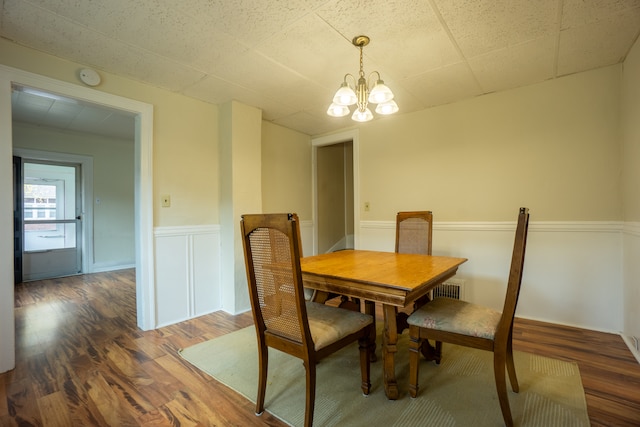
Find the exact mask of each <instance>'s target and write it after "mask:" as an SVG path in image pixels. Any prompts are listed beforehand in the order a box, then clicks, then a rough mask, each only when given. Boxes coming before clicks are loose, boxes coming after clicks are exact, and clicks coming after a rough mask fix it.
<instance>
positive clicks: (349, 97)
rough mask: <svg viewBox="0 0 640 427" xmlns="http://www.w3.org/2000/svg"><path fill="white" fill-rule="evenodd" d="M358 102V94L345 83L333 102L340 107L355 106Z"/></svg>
mask: <svg viewBox="0 0 640 427" xmlns="http://www.w3.org/2000/svg"><path fill="white" fill-rule="evenodd" d="M357 101H358V97H357V96H356V93H355V92H354V91H353V89H351V88H350V87H349V84H348V83H347V82H346V81H344V82H342V84H341V85H340V89H338V91H337V92H336V94H335V96H334V97H333V102H334V103H335V104H338V105H353V104H355V103H356V102H357Z"/></svg>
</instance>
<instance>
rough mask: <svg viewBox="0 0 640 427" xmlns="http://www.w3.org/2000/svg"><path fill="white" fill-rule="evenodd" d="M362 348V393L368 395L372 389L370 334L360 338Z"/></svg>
mask: <svg viewBox="0 0 640 427" xmlns="http://www.w3.org/2000/svg"><path fill="white" fill-rule="evenodd" d="M358 346H359V348H360V375H361V377H362V385H361V388H362V393H364V395H365V396H366V395H368V394H369V392H370V391H371V379H370V378H371V359H370V357H371V356H370V354H369V353H370V351H371V348H372V345H371V344H370V342H369V336H367V337H366V338H362V339H359V340H358Z"/></svg>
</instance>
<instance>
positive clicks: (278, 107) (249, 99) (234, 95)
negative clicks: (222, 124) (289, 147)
mask: <svg viewBox="0 0 640 427" xmlns="http://www.w3.org/2000/svg"><path fill="white" fill-rule="evenodd" d="M183 93H184V94H185V95H187V96H191V97H194V98H197V99H201V100H203V101H207V102H213V103H215V104H224V103H226V102H229V101H232V100H236V101H240V102H242V103H243V104H246V105H250V106H253V107H256V108H260V109H262V110H263V118H264V119H265V120H273V119H274V118H276V117H279V116H286V115H290V114H293V113H294V112H295V109H294V108H292V107H291V106H288V105H286V104H284V103H281V102H278V101H277V100H274V99H271V98H269V97H267V96H265V95H264V94H263V93H260V92H255V91H253V90H250V89H248V88H245V87H241V86H238V85H235V84H229V82H225V81H223V80H220V79H218V78H216V77H214V76H209V77H207V78H205V79H203V80H202V81H200V82H198V83H196V84H194V85H193V86H191V87H189V88H187V89H185V90H184V91H183ZM267 111H268V113H267Z"/></svg>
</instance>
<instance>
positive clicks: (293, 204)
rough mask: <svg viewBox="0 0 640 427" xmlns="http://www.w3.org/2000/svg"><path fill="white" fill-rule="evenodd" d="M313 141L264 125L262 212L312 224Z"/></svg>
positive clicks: (277, 127) (264, 123)
mask: <svg viewBox="0 0 640 427" xmlns="http://www.w3.org/2000/svg"><path fill="white" fill-rule="evenodd" d="M311 197H312V196H311V138H310V137H309V135H306V134H303V133H300V132H296V131H294V130H291V129H287V128H285V127H282V126H278V125H274V124H273V123H269V122H265V121H263V122H262V211H263V212H271V213H273V212H295V213H297V214H298V217H299V218H300V220H302V221H310V220H311V216H312V215H311Z"/></svg>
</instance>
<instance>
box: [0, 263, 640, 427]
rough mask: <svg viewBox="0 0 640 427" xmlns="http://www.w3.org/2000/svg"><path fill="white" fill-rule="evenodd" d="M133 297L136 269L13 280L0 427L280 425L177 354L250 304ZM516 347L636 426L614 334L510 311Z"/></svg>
mask: <svg viewBox="0 0 640 427" xmlns="http://www.w3.org/2000/svg"><path fill="white" fill-rule="evenodd" d="M135 297H136V295H135V270H133V269H128V270H121V271H115V272H105V273H97V274H91V275H81V276H72V277H69V278H62V279H51V280H42V281H38V282H30V283H23V284H20V285H18V286H16V288H15V319H16V349H17V352H16V361H17V363H16V368H15V369H14V370H13V371H10V372H7V373H4V374H1V375H0V426H2V427H4V426H25V427H29V426H48V425H52V426H58V425H69V426H83V427H84V426H99V427H102V426H104V427H108V426H158V427H165V426H167V427H168V426H171V427H176V426H180V427H183V426H189V425H193V426H206V425H219V426H264V425H267V426H274V427H281V426H284V425H285V424H284V423H282V422H281V421H280V420H278V419H277V418H275V417H273V416H272V415H271V414H269V413H268V412H265V413H264V414H263V415H262V416H260V417H256V416H255V414H254V411H255V408H254V404H253V403H252V402H250V401H249V400H247V399H246V398H244V397H243V396H241V395H240V394H238V393H236V392H233V391H232V390H230V389H229V388H228V387H226V386H224V385H223V384H220V383H219V382H217V381H216V380H214V379H212V378H211V377H209V376H208V375H207V374H205V373H204V372H202V371H200V370H199V369H197V368H195V367H194V366H193V365H191V364H190V363H188V362H186V361H185V360H183V359H182V358H181V357H180V356H179V355H178V353H177V351H178V350H179V349H180V348H184V347H187V346H190V345H193V344H196V343H198V342H203V341H206V340H209V339H212V338H215V337H219V336H221V335H224V334H227V333H229V332H232V331H236V330H238V329H241V328H244V327H246V326H249V325H251V324H253V319H252V316H251V313H250V312H246V313H243V314H241V315H238V316H232V315H229V314H227V313H224V312H216V313H211V314H208V315H205V316H201V317H198V318H197V319H192V320H189V321H186V322H181V323H178V324H176V325H171V326H167V327H164V328H159V329H157V330H153V331H142V330H140V329H138V327H137V325H136V321H137V320H136V300H135ZM377 314H378V316H379V317H380V315H381V310H380V308H379V307H378V312H377ZM380 320H382V319H381V318H380ZM514 349H516V350H520V351H527V352H530V353H534V354H539V355H542V356H546V357H552V358H557V359H561V360H567V361H574V362H576V363H577V364H578V366H579V368H580V374H581V378H582V382H583V385H584V389H585V398H586V401H587V409H588V413H589V418H590V421H591V425H592V426H607V427H609V426H640V392H639V390H640V365H639V364H638V362H637V361H636V360H635V358H634V357H633V355H632V354H631V352H630V351H629V349H628V348H627V347H626V344H625V343H624V342H623V340H622V339H621V337H620V336H619V335H617V334H607V333H602V332H597V331H590V330H585V329H580V328H574V327H570V326H565V325H555V324H549V323H544V322H538V321H533V320H527V319H516V322H515V326H514ZM516 369H517V367H516ZM267 410H268V408H267Z"/></svg>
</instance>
